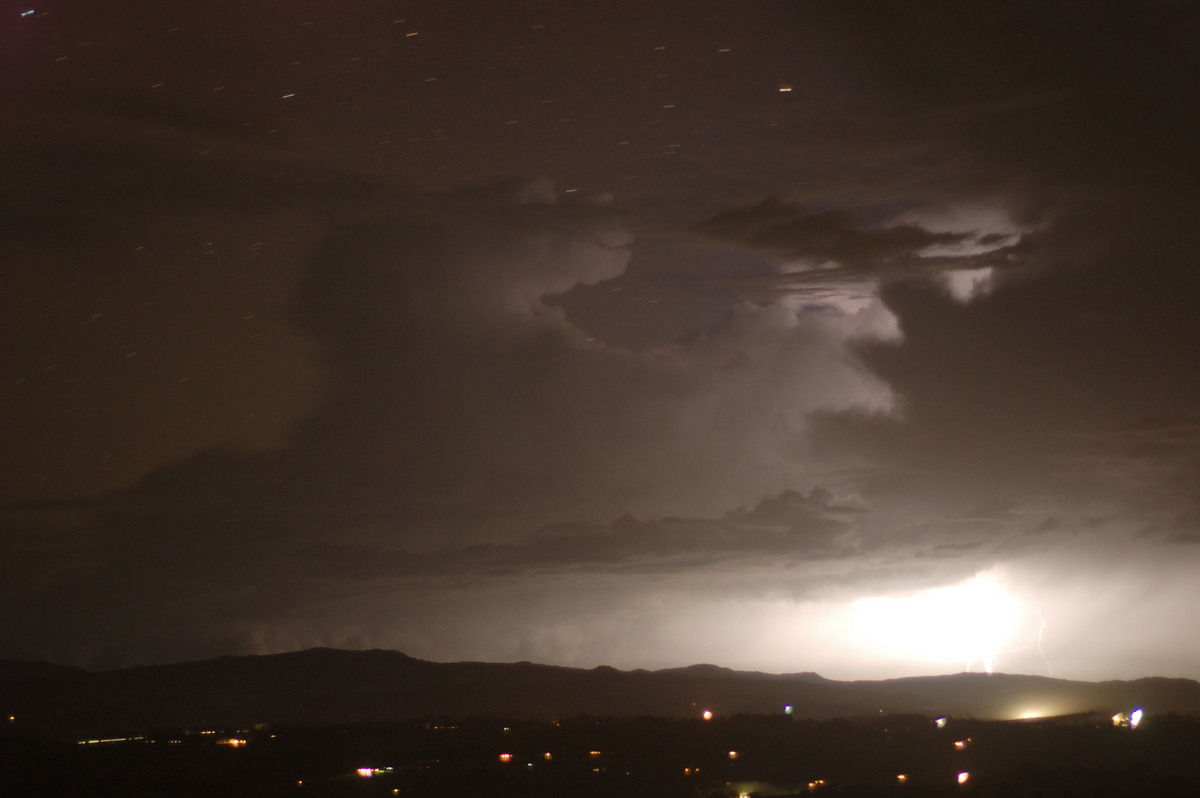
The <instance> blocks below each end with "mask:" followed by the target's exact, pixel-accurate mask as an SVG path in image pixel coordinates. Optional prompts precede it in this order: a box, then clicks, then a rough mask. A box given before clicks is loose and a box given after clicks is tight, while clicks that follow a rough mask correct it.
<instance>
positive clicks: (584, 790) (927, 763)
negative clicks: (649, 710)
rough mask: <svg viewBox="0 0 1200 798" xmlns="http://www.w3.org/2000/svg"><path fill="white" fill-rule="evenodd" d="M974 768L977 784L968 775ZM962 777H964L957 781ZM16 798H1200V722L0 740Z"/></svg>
mask: <svg viewBox="0 0 1200 798" xmlns="http://www.w3.org/2000/svg"><path fill="white" fill-rule="evenodd" d="M960 774H966V775H965V776H964V775H960ZM960 780H962V783H960ZM0 795H4V796H68V795H69V796H123V797H125V798H135V797H136V796H296V798H302V797H303V796H343V795H345V796H360V795H361V796H389V795H401V796H414V797H415V796H423V797H424V798H439V797H440V796H505V797H506V798H507V797H508V796H513V797H515V796H530V797H531V798H536V797H537V796H562V797H563V798H567V797H568V796H571V797H572V798H578V797H583V798H587V797H589V796H590V797H594V798H607V796H614V798H615V797H616V796H620V797H621V798H629V796H660V797H661V798H674V797H675V796H678V797H679V798H685V797H686V798H698V797H700V796H739V795H742V796H768V795H776V796H781V795H789V796H797V795H813V796H814V797H815V798H820V796H823V795H828V796H1046V797H1047V798H1049V797H1050V796H1055V797H1056V798H1057V797H1058V796H1068V797H1069V796H1080V797H1081V798H1084V797H1086V798H1109V797H1112V798H1116V797H1117V796H1122V797H1123V796H1189V798H1193V797H1194V796H1198V795H1200V718H1197V717H1195V716H1180V715H1168V716H1162V717H1152V716H1149V715H1148V716H1147V717H1146V719H1145V720H1144V721H1143V722H1142V723H1141V725H1140V726H1138V727H1137V728H1130V727H1128V726H1125V727H1119V726H1114V725H1113V723H1112V721H1111V720H1110V719H1109V718H1108V717H1106V716H1103V715H1096V714H1089V715H1077V716H1071V717H1061V718H1056V719H1041V720H1028V721H978V720H966V719H957V718H950V719H948V720H945V721H944V722H943V723H942V724H940V725H939V723H938V722H937V721H936V720H935V719H933V718H930V717H925V716H918V715H889V716H879V717H874V718H867V719H860V720H805V719H799V718H793V717H789V716H787V715H782V714H779V715H736V716H731V717H722V716H716V717H714V718H713V719H712V720H709V721H705V720H702V719H687V720H681V719H662V718H632V719H605V718H595V717H586V716H583V717H574V718H570V719H563V720H561V721H531V720H520V721H518V720H503V719H481V718H473V719H467V720H448V719H423V720H414V721H406V722H397V723H359V724H333V725H307V726H300V725H292V726H278V727H267V726H260V727H258V728H251V729H216V728H203V729H188V730H182V729H179V730H171V729H164V730H156V731H146V732H144V733H141V734H134V735H132V736H131V737H128V738H119V739H116V738H95V739H92V740H65V739H58V740H49V739H41V740H34V739H29V738H22V737H20V736H17V735H14V734H12V733H9V734H7V735H5V736H2V737H0Z"/></svg>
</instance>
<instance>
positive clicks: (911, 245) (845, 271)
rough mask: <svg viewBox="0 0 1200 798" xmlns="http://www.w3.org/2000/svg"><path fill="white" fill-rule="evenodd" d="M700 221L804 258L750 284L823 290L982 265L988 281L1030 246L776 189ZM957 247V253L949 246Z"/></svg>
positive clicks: (714, 231) (713, 231)
mask: <svg viewBox="0 0 1200 798" xmlns="http://www.w3.org/2000/svg"><path fill="white" fill-rule="evenodd" d="M698 229H699V230H700V231H701V232H702V233H705V234H707V235H710V236H714V237H717V238H721V239H726V240H730V241H734V242H738V243H741V244H745V245H748V246H751V247H756V248H760V249H764V250H767V251H769V252H773V253H775V254H776V255H777V256H778V257H780V258H784V259H787V260H791V261H794V262H796V263H797V264H799V265H800V267H799V268H789V269H786V270H785V271H784V273H783V274H778V275H773V276H772V277H770V278H766V279H759V280H757V281H753V280H751V281H744V282H745V283H746V284H747V287H750V286H751V285H753V284H754V283H755V282H757V283H758V284H759V286H760V287H762V288H767V287H769V288H771V289H773V290H776V291H788V290H791V291H795V292H816V293H819V292H821V291H822V290H827V289H828V288H830V287H832V286H837V285H840V284H846V283H854V282H861V281H863V280H881V281H885V282H895V281H898V280H914V279H921V280H928V279H939V278H946V277H948V276H950V275H952V274H953V273H955V272H962V273H967V272H969V271H972V270H985V269H986V270H988V275H989V276H988V280H989V281H990V280H992V279H994V277H993V275H992V272H997V273H1002V272H1003V271H1005V270H1009V269H1012V268H1015V267H1017V266H1019V265H1020V264H1021V263H1022V261H1023V260H1024V259H1025V258H1024V256H1025V254H1026V253H1027V251H1028V249H1029V245H1028V243H1026V242H1025V240H1024V239H1023V238H1022V237H1021V236H1020V235H1019V234H1018V233H1017V232H1016V231H1013V232H1008V233H996V232H986V231H956V232H935V231H933V230H929V229H926V228H924V227H922V226H920V225H917V224H911V223H909V224H895V225H892V226H886V227H867V226H866V225H864V223H863V221H862V220H861V219H860V218H859V217H858V215H857V214H855V213H853V212H851V211H846V210H829V211H822V212H810V211H808V210H807V209H806V208H805V207H804V206H803V205H802V204H800V203H798V202H795V201H793V200H789V199H786V198H784V197H780V196H778V195H775V196H770V197H767V198H766V199H764V200H763V201H762V202H760V203H758V204H757V205H754V206H752V207H748V208H741V209H736V210H730V211H724V212H722V213H719V214H717V215H716V216H713V217H712V218H709V219H707V220H705V221H703V222H701V224H700V225H699V227H698ZM955 250H959V251H960V253H959V254H946V253H954V252H955ZM726 285H736V282H734V283H726Z"/></svg>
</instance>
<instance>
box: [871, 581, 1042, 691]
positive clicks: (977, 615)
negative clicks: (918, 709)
mask: <svg viewBox="0 0 1200 798" xmlns="http://www.w3.org/2000/svg"><path fill="white" fill-rule="evenodd" d="M853 609H854V621H853V623H854V627H855V636H856V637H858V639H859V640H861V641H862V642H863V643H864V644H865V645H867V646H868V647H869V648H870V649H871V650H872V651H874V652H876V653H877V654H878V655H880V656H882V657H887V658H891V659H901V660H911V661H919V662H926V663H931V664H932V663H939V662H954V661H959V662H964V661H965V662H966V666H967V670H974V669H976V668H979V669H981V670H983V671H985V672H987V673H992V672H994V671H995V670H996V667H997V664H998V661H999V659H1000V657H1001V656H1002V655H1004V654H1009V653H1014V652H1016V651H1019V650H1022V649H1025V648H1030V647H1032V646H1033V645H1035V644H1036V645H1037V647H1038V651H1039V652H1042V647H1041V641H1042V633H1043V631H1044V630H1045V627H1046V623H1045V619H1044V618H1042V616H1041V614H1040V612H1038V611H1037V609H1036V608H1034V607H1032V606H1031V605H1030V604H1028V603H1027V602H1026V601H1024V600H1022V599H1021V598H1020V597H1018V596H1017V595H1016V594H1015V593H1013V592H1012V591H1011V590H1010V589H1009V588H1008V586H1007V584H1006V583H1005V580H1004V579H1003V578H1002V576H1001V574H1000V573H999V572H998V569H993V570H991V571H986V572H983V573H979V574H976V575H975V576H973V577H971V578H970V579H967V580H966V581H963V582H960V583H959V584H956V585H951V586H948V587H941V588H934V589H931V590H925V591H921V592H919V593H914V594H910V595H905V596H897V597H873V598H865V599H860V600H859V601H857V602H855V603H854V607H853ZM1035 617H1036V619H1037V621H1038V625H1037V626H1035V628H1034V631H1033V632H1032V634H1030V632H1029V629H1030V624H1031V619H1032V618H1035ZM1042 656H1043V661H1045V654H1044V652H1042ZM1047 666H1048V662H1047Z"/></svg>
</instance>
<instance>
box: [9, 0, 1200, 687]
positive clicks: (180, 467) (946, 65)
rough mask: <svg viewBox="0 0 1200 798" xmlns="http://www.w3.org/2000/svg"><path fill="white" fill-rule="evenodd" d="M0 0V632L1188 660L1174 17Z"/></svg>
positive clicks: (524, 648)
mask: <svg viewBox="0 0 1200 798" xmlns="http://www.w3.org/2000/svg"><path fill="white" fill-rule="evenodd" d="M0 13H2V14H3V18H2V19H0V43H2V45H3V46H2V53H3V55H2V58H3V62H2V64H3V77H0V123H2V124H0V148H2V151H3V157H4V163H5V164H6V170H5V179H4V181H3V183H0V263H2V264H3V267H2V268H0V308H2V310H0V325H2V327H0V330H2V336H3V341H4V346H3V349H0V358H2V360H0V418H2V419H3V429H4V440H3V447H2V448H0V462H2V467H0V499H2V500H3V502H4V504H3V515H2V516H0V517H2V518H3V528H2V530H0V628H2V629H3V630H4V632H3V634H0V658H4V657H10V658H20V659H49V660H55V661H58V662H63V663H70V664H81V665H86V666H92V667H113V666H120V665H133V664H144V663H156V662H169V661H178V660H184V659H192V658H202V657H211V656H218V655H222V654H245V653H270V652H277V651H285V650H292V649H298V648H306V647H311V646H318V645H325V646H334V647H346V648H393V649H398V650H401V651H404V652H406V653H408V654H410V655H413V656H417V657H423V658H426V659H435V660H463V659H473V660H497V661H509V660H533V661H538V662H546V663H556V664H565V665H579V666H587V667H591V666H595V665H599V664H608V665H613V666H617V667H622V668H633V667H668V666H676V665H687V664H691V663H694V662H701V661H706V662H713V663H716V664H720V665H725V666H729V667H735V668H744V669H756V670H766V671H777V672H795V671H809V670H815V671H818V672H820V673H822V674H823V675H825V676H828V677H831V678H886V677H892V676H904V675H913V674H921V673H934V672H953V671H960V670H966V669H968V668H969V669H973V670H982V669H988V668H994V669H996V670H1006V671H1011V672H1024V673H1036V674H1053V675H1056V676H1063V677H1068V678H1080V679H1104V678H1127V677H1137V676H1146V675H1162V676H1188V677H1192V678H1200V637H1198V636H1197V635H1196V634H1195V633H1194V632H1195V629H1196V622H1195V620H1194V618H1193V609H1192V608H1193V607H1194V606H1196V605H1197V603H1200V578H1197V577H1198V576H1200V491H1198V490H1197V485H1200V404H1198V401H1200V400H1198V398H1197V397H1200V370H1198V369H1197V355H1198V349H1200V347H1198V343H1200V317H1198V314H1197V311H1196V309H1197V300H1198V299H1200V278H1198V274H1200V270H1198V268H1197V252H1200V226H1198V225H1197V224H1196V218H1197V215H1198V212H1200V207H1198V205H1200V201H1198V200H1200V193H1198V192H1197V190H1196V178H1197V175H1200V168H1198V166H1200V164H1198V163H1197V147H1196V142H1197V141H1200V129H1198V127H1200V126H1198V124H1197V115H1196V113H1195V111H1194V108H1193V106H1194V105H1195V102H1194V97H1195V93H1196V86H1197V85H1200V81H1198V78H1200V63H1198V61H1200V56H1198V55H1197V48H1196V47H1195V44H1194V40H1195V31H1196V30H1197V29H1198V24H1197V23H1198V22H1200V19H1198V12H1197V9H1196V8H1195V7H1194V5H1193V4H1190V3H1180V2H1169V1H1168V0H1150V1H1149V2H1147V0H1139V1H1138V2H1132V1H1130V2H1125V1H1124V0H1117V1H1116V2H1107V3H1083V2H1080V3H1075V2H1050V3H1046V2H1038V3H1034V2H1025V1H1024V0H1017V1H1015V2H1013V1H1011V0H1010V1H1009V2H1003V3H1001V2H995V3H992V2H985V3H969V4H968V3H960V2H950V0H919V1H918V2H906V3H894V4H893V3H876V2H866V0H861V1H860V0H795V1H794V2H784V1H783V0H750V1H748V2H732V1H730V2H725V1H724V0H704V1H703V2H696V1H695V0H636V1H635V0H615V2H611V3H601V4H585V3H579V4H574V3H558V2H549V3H543V4H541V5H530V4H527V3H515V2H507V1H506V2H489V3H482V2H467V1H466V0H458V1H455V0H449V1H448V2H430V1H429V0H412V1H411V2H399V1H391V2H388V1H384V0H347V1H346V2H334V0H303V1H302V2H287V3H284V2H276V0H264V1H263V2H255V3H244V2H242V3H233V2H229V0H211V1H210V2H205V3H187V2H182V0H166V1H164V0H154V2H150V1H149V0H124V2H121V3H117V4H116V5H113V4H96V3H84V2H79V1H78V0H51V1H50V2H46V3H30V4H28V5H26V6H13V5H11V4H8V5H5V6H4V8H3V9H0Z"/></svg>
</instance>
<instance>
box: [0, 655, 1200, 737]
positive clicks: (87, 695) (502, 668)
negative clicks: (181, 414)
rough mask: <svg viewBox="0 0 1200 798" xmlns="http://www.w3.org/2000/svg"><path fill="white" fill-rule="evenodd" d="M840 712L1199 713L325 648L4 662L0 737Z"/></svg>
mask: <svg viewBox="0 0 1200 798" xmlns="http://www.w3.org/2000/svg"><path fill="white" fill-rule="evenodd" d="M785 705H791V706H792V707H793V710H792V714H793V715H794V716H795V717H797V718H815V719H828V718H835V717H861V716H864V715H878V714H880V713H883V714H900V713H916V714H923V715H930V716H934V715H953V716H960V717H962V716H971V717H976V718H980V719H986V718H1013V717H1018V716H1021V715H1066V714H1071V713H1079V712H1088V711H1098V712H1102V713H1106V714H1110V713H1113V712H1116V711H1127V710H1129V709H1131V708H1133V707H1137V706H1142V707H1145V708H1146V711H1147V712H1148V713H1150V714H1162V713H1166V712H1188V713H1191V712H1200V683H1197V682H1195V681H1192V680H1190V679H1158V678H1152V679H1138V680H1135V681H1113V682H1099V683H1093V682H1075V681H1066V680H1062V679H1050V678H1044V677H1038V676H1016V675H1004V674H995V675H985V674H978V673H960V674H956V675H951V676H930V677H919V678H907V679H891V680H886V681H856V682H839V681H833V680H829V679H824V678H822V677H820V676H818V675H817V674H814V673H797V674H783V675H779V674H766V673H756V672H745V671H733V670H729V669H726V668H719V667H716V666H712V665H694V666H691V667H688V668H672V669H669V670H661V671H645V670H635V671H620V670H616V669H614V668H609V667H599V668H594V669H591V670H584V669H579V668H563V667H556V666H550V665H537V664H533V663H528V662H520V663H515V664H497V663H483V662H455V663H437V662H427V661H425V660H419V659H414V658H413V657H409V656H406V655H405V654H401V653H399V652H396V651H379V650H374V651H342V650H335V649H326V648H317V649H310V650H307V651H298V652H293V653H288V654H274V655H269V656H249V657H221V658H218V659H213V660H207V661H203V662H186V663H181V664H177V665H159V666H153V667H143V668H128V669H123V670H115V671H97V672H88V671H83V670H80V669H77V668H67V667H62V666H55V665H50V664H47V663H26V662H13V661H6V662H0V713H3V716H4V718H5V719H7V717H8V716H9V715H12V716H14V720H13V721H12V722H9V723H6V724H0V726H3V730H2V731H0V734H5V735H18V736H29V737H45V736H56V737H72V736H78V737H83V736H91V735H106V734H110V735H111V734H122V733H131V732H135V731H139V730H146V729H151V728H155V727H160V728H161V727H198V726H214V727H247V726H250V725H253V724H256V723H268V724H281V723H353V722H365V721H385V720H400V719H404V718H411V717H421V716H452V717H466V716H470V715H475V716H494V717H509V718H555V717H571V716H575V715H581V714H592V715H604V716H625V717H634V716H644V715H651V716H660V717H688V716H692V717H695V716H698V715H699V714H700V713H701V712H702V711H703V710H704V709H711V710H712V711H713V712H714V713H717V714H718V715H732V714H739V713H751V714H768V713H771V714H778V713H782V712H783V711H784V706H785Z"/></svg>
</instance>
